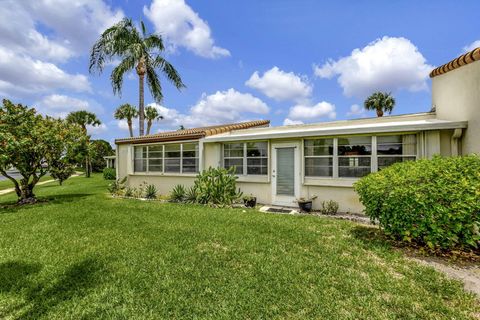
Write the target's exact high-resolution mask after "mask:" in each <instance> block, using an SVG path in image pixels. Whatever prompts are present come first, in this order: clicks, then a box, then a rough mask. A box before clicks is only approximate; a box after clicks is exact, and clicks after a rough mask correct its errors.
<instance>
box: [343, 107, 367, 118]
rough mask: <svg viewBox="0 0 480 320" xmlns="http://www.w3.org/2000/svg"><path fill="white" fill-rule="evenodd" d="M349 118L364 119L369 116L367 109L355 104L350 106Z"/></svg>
mask: <svg viewBox="0 0 480 320" xmlns="http://www.w3.org/2000/svg"><path fill="white" fill-rule="evenodd" d="M347 116H348V117H352V116H355V117H360V118H363V117H366V116H367V112H366V111H365V108H363V107H361V106H359V105H358V104H353V105H351V106H350V110H349V111H348V112H347Z"/></svg>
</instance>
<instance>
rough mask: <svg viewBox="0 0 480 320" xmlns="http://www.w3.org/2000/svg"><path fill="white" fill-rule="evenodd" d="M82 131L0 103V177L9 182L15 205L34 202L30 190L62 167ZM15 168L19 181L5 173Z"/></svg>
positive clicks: (24, 108)
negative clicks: (18, 173)
mask: <svg viewBox="0 0 480 320" xmlns="http://www.w3.org/2000/svg"><path fill="white" fill-rule="evenodd" d="M83 139H84V136H83V134H82V129H81V128H80V127H79V126H77V125H71V124H68V123H67V122H66V121H65V120H60V119H53V118H50V117H43V116H41V115H39V114H37V113H36V111H35V109H33V108H28V107H27V106H23V105H21V104H13V103H12V102H10V101H9V100H3V105H2V106H0V174H2V175H3V176H5V177H6V178H8V179H9V180H10V181H12V183H13V185H14V186H15V192H16V194H17V196H18V202H19V203H20V204H23V203H33V202H35V201H36V197H35V194H34V193H33V189H34V187H35V185H36V184H37V183H38V181H39V180H40V178H41V177H43V176H44V175H45V174H46V173H47V172H56V171H60V170H62V167H65V163H66V162H68V161H69V158H70V156H71V155H72V150H75V148H76V146H77V145H78V144H82V143H83ZM10 167H15V168H16V169H17V170H18V171H19V172H20V175H21V178H20V179H19V181H17V180H16V179H15V178H14V177H12V176H10V175H9V174H8V173H7V169H8V168H10Z"/></svg>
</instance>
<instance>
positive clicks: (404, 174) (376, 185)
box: [354, 155, 480, 250]
mask: <svg viewBox="0 0 480 320" xmlns="http://www.w3.org/2000/svg"><path fill="white" fill-rule="evenodd" d="M354 187H355V190H356V191H357V193H358V194H359V196H360V201H361V202H362V203H363V205H364V206H365V213H366V214H367V215H368V216H369V217H370V219H372V221H374V220H377V221H378V222H379V224H380V226H381V227H382V228H383V230H384V232H385V233H386V234H387V235H388V236H390V237H392V238H395V239H397V240H403V241H407V242H415V243H417V244H420V245H423V246H428V247H429V248H430V249H432V250H438V249H443V250H445V249H448V250H451V249H462V250H475V249H478V248H479V247H480V231H479V230H480V157H479V156H476V155H471V156H465V157H450V158H442V157H434V158H433V159H431V160H417V161H411V162H403V163H397V164H394V165H392V166H390V167H388V168H385V169H383V170H381V171H379V172H377V173H372V174H370V175H368V176H366V177H364V178H362V179H360V180H359V181H358V182H356V183H355V185H354Z"/></svg>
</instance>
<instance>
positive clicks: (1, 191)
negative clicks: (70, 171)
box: [0, 174, 80, 196]
mask: <svg viewBox="0 0 480 320" xmlns="http://www.w3.org/2000/svg"><path fill="white" fill-rule="evenodd" d="M78 176H80V174H74V175H72V176H71V177H70V178H74V177H78ZM54 181H57V180H55V179H50V180H46V181H42V182H39V183H37V184H36V185H37V186H40V185H42V184H46V183H50V182H54ZM14 191H15V188H10V189H4V190H0V196H3V195H4V194H7V193H10V192H14Z"/></svg>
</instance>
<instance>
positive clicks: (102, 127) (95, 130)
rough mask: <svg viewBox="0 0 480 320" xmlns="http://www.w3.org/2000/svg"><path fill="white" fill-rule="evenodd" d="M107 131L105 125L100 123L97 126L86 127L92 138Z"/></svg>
mask: <svg viewBox="0 0 480 320" xmlns="http://www.w3.org/2000/svg"><path fill="white" fill-rule="evenodd" d="M107 131H108V127H107V125H106V124H105V123H101V124H100V125H99V126H95V127H94V126H90V125H88V126H87V132H88V133H89V134H91V135H92V136H94V137H98V136H99V135H101V134H102V133H105V132H107Z"/></svg>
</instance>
